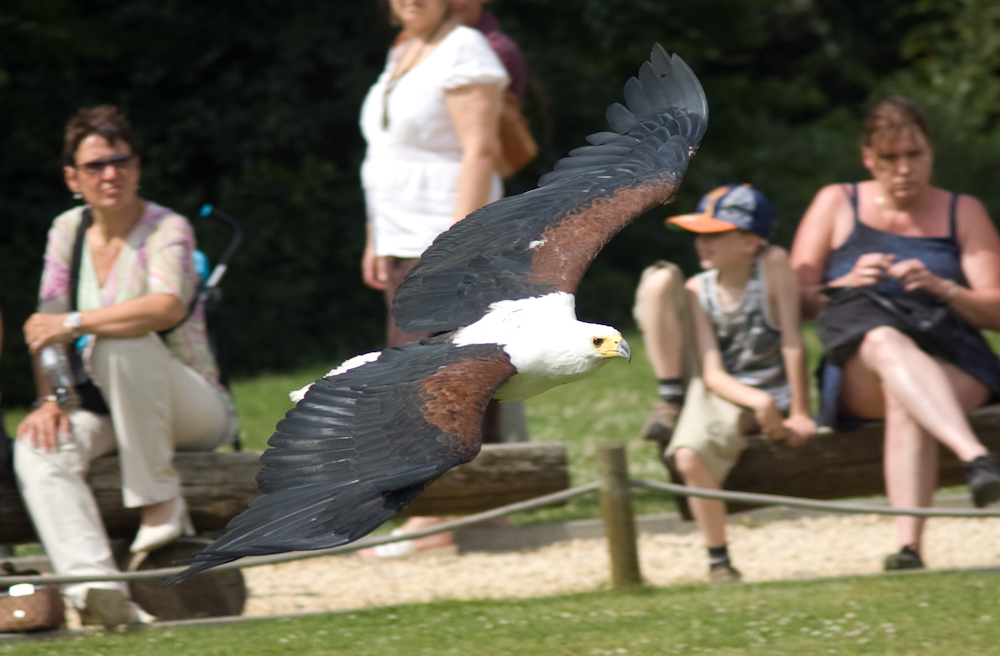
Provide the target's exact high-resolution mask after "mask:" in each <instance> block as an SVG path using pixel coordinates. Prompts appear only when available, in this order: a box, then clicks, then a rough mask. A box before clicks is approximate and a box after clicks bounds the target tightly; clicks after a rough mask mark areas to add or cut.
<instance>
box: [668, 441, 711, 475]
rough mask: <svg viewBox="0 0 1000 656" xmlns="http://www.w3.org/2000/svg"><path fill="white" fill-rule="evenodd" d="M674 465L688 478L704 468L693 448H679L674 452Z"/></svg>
mask: <svg viewBox="0 0 1000 656" xmlns="http://www.w3.org/2000/svg"><path fill="white" fill-rule="evenodd" d="M674 467H676V468H677V471H679V472H680V473H681V475H683V476H684V478H690V477H691V476H693V475H694V476H696V475H698V474H700V473H701V472H702V471H704V469H705V463H704V462H703V461H702V459H701V456H699V455H698V452H697V451H694V450H693V449H687V448H680V449H677V450H676V451H675V452H674Z"/></svg>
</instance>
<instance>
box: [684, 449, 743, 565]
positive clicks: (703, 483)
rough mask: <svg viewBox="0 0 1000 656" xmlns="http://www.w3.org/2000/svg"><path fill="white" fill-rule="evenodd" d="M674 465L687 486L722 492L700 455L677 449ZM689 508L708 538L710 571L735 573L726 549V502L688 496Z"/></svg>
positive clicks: (702, 533) (703, 535)
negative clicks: (721, 570)
mask: <svg viewBox="0 0 1000 656" xmlns="http://www.w3.org/2000/svg"><path fill="white" fill-rule="evenodd" d="M674 464H675V466H676V467H677V471H679V472H680V474H681V475H682V476H683V477H684V482H685V483H686V484H687V485H690V486H691V487H697V488H702V489H705V490H718V489H721V487H722V486H721V485H719V482H718V481H717V480H715V477H714V476H712V472H710V471H709V470H708V467H706V466H705V463H704V461H702V459H701V457H700V456H699V455H698V453H697V452H695V451H693V450H691V449H688V448H681V449H677V450H676V451H675V452H674ZM688 505H689V507H690V508H691V514H692V515H694V520H695V522H696V523H697V524H698V530H699V531H701V535H702V537H703V538H705V546H706V547H707V548H708V553H709V571H710V572H713V571H715V570H719V569H723V570H729V571H727V572H726V573H727V574H732V572H735V570H733V569H732V564H731V563H730V560H729V550H728V547H727V546H726V502H725V501H718V500H715V499H702V498H699V497H688Z"/></svg>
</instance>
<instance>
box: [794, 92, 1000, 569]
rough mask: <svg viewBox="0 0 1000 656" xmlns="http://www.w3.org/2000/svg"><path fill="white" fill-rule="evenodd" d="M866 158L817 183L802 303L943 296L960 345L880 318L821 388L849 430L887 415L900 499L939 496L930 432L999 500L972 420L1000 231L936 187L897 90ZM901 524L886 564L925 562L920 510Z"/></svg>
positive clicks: (894, 495) (992, 374)
mask: <svg viewBox="0 0 1000 656" xmlns="http://www.w3.org/2000/svg"><path fill="white" fill-rule="evenodd" d="M861 156H862V161H863V163H864V165H865V168H867V169H868V171H869V172H870V173H871V175H872V178H873V179H872V180H870V181H866V182H862V183H855V184H851V185H830V186H828V187H825V188H824V189H822V190H820V192H819V193H818V194H816V197H815V198H814V199H813V202H812V205H810V207H809V209H808V210H807V211H806V214H805V216H804V217H803V218H802V222H801V224H800V225H799V228H798V232H797V234H796V236H795V242H794V244H793V246H792V253H791V259H792V265H793V267H794V268H795V270H796V273H797V275H798V277H799V285H800V289H801V292H802V307H803V311H804V312H805V313H806V314H807V316H815V315H816V313H817V312H818V311H819V310H820V309H821V308H822V307H823V305H824V304H825V302H826V300H827V298H826V297H825V296H824V295H823V294H822V293H821V290H822V289H823V288H824V287H826V286H832V287H868V288H870V289H872V290H874V291H877V292H879V293H880V294H882V295H883V296H886V297H889V298H899V297H903V298H905V297H908V298H911V299H915V300H920V301H922V302H923V303H924V304H926V305H943V306H945V307H947V309H948V310H949V311H950V312H951V313H953V314H954V315H955V317H956V318H957V319H958V321H957V322H956V323H957V324H959V329H958V330H957V331H956V333H957V334H956V335H955V343H956V345H957V348H955V349H954V352H955V355H954V356H953V357H950V358H949V359H948V360H947V361H946V360H944V359H941V358H934V357H931V356H930V355H928V354H927V353H926V352H924V351H922V350H921V349H920V348H919V347H918V346H917V344H916V342H914V340H913V339H912V338H910V337H909V336H907V335H905V334H904V333H903V332H901V331H899V330H897V329H896V328H893V327H889V326H880V327H877V328H874V329H872V330H870V331H869V332H868V333H867V334H866V335H865V336H864V338H863V339H862V340H861V343H860V345H859V347H858V349H857V351H856V352H855V353H854V354H853V355H852V356H850V357H849V358H848V359H847V360H846V361H845V362H844V363H843V367H842V368H839V367H831V366H829V365H827V366H824V368H823V372H822V374H823V375H822V381H821V391H820V393H821V397H822V399H823V401H824V404H825V405H826V406H827V407H828V408H829V407H831V406H832V407H834V408H835V411H834V412H832V413H829V414H830V415H832V416H833V418H834V419H835V421H834V423H836V424H839V425H840V426H841V427H842V426H843V425H844V423H845V421H847V422H849V421H850V420H851V419H854V420H855V423H856V422H857V419H885V478H886V489H887V493H888V496H889V501H890V503H891V504H892V505H893V506H896V507H923V506H929V505H930V504H931V501H932V500H933V495H934V488H935V483H936V480H937V466H938V462H937V444H936V441H939V442H941V443H942V444H944V445H945V446H947V447H948V448H950V449H951V450H952V451H954V452H955V454H956V455H957V456H958V457H959V458H960V459H961V460H962V461H963V463H965V467H966V475H967V479H968V481H969V486H970V489H971V491H972V495H973V501H974V502H975V504H976V505H977V506H983V505H986V504H989V503H992V502H994V501H997V500H1000V467H998V465H997V461H996V460H995V459H994V458H993V456H991V455H989V453H988V452H987V450H986V448H985V447H984V446H983V445H982V444H981V443H980V442H979V440H978V439H976V436H975V435H974V434H973V432H972V429H971V428H970V426H969V423H968V420H967V419H966V414H967V413H968V412H971V411H972V410H973V409H975V408H978V407H980V406H982V405H984V404H985V403H988V402H990V401H991V400H996V399H1000V361H998V359H997V357H996V355H994V354H993V352H992V350H990V348H989V346H988V345H987V343H986V341H985V340H984V339H983V337H982V334H981V333H980V331H981V330H983V329H987V328H988V329H992V330H997V329H1000V237H998V235H997V231H996V229H995V228H994V226H993V223H992V222H991V221H990V218H989V216H988V215H987V213H986V210H985V209H984V208H983V206H982V204H981V203H980V202H979V201H978V200H976V199H975V198H972V197H970V196H959V195H957V194H952V193H950V192H946V191H944V190H942V189H937V188H935V187H932V186H931V184H930V179H931V172H932V168H933V157H934V150H933V146H932V144H931V140H930V136H929V133H928V130H927V124H926V121H925V120H924V117H923V115H922V114H921V113H920V111H919V110H918V109H917V108H916V107H915V106H914V105H913V103H911V102H910V101H909V100H907V99H905V98H900V97H893V98H889V99H887V100H884V101H883V102H881V103H880V104H879V105H877V106H876V107H875V108H874V109H873V110H872V112H871V113H870V114H869V115H868V117H867V118H866V120H865V125H864V139H863V142H862V147H861ZM896 526H897V533H898V536H899V544H900V547H901V550H900V552H899V553H894V554H891V555H890V556H888V557H887V558H886V562H885V567H886V569H908V568H916V567H923V561H922V560H921V558H920V543H921V536H922V533H923V527H924V520H923V519H921V518H915V517H898V518H897V520H896Z"/></svg>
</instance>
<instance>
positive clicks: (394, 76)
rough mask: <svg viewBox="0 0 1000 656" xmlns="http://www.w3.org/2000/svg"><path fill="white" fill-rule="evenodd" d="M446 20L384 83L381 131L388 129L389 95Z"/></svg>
mask: <svg viewBox="0 0 1000 656" xmlns="http://www.w3.org/2000/svg"><path fill="white" fill-rule="evenodd" d="M448 18H449V16H448V15H447V14H445V16H444V18H442V19H441V22H440V23H438V24H437V25H436V26H435V27H434V31H433V32H431V35H430V36H429V37H428V38H427V40H426V41H424V42H423V43H421V44H420V47H419V48H418V49H417V54H416V55H414V56H413V57H412V58H411V59H410V61H409V62H408V63H407V65H406V66H401V67H400V68H399V71H398V73H397V71H396V70H393V72H392V77H391V78H390V79H389V81H388V82H386V84H385V92H384V93H383V94H382V130H383V131H385V130H388V129H389V94H390V93H392V91H393V89H395V88H396V85H397V84H399V81H400V80H401V79H403V76H404V75H406V74H407V73H409V72H410V71H411V70H413V69H414V68H415V67H416V65H417V62H419V61H420V57H421V56H422V55H423V54H424V50H425V49H426V48H427V46H428V45H429V44H430V43H431V42H432V41H433V40H434V37H436V36H437V33H438V32H439V31H440V30H441V28H442V27H444V24H445V23H447V22H448ZM405 55H406V53H405V52H404V53H402V54H401V55H400V57H399V61H400V63H402V61H403V57H404V56H405Z"/></svg>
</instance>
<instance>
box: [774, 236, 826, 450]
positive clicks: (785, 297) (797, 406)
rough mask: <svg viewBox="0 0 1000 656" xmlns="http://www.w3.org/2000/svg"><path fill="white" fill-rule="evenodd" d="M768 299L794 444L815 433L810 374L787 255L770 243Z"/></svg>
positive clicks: (795, 285) (788, 434) (795, 288)
mask: <svg viewBox="0 0 1000 656" xmlns="http://www.w3.org/2000/svg"><path fill="white" fill-rule="evenodd" d="M764 271H765V277H766V279H767V286H768V290H767V295H768V302H769V303H770V307H771V308H772V309H775V310H777V311H776V312H774V313H773V314H774V317H775V319H776V321H777V323H778V330H780V331H781V357H782V360H783V361H784V364H785V373H786V375H787V376H788V385H789V388H790V390H791V396H792V398H791V406H790V407H789V412H788V419H786V420H785V421H784V425H785V428H786V429H787V439H788V442H789V444H791V445H792V446H797V445H798V444H801V443H802V442H804V441H805V440H806V439H808V438H809V437H811V436H812V435H813V434H814V433H815V432H816V423H815V422H814V421H813V420H812V417H811V416H810V413H809V377H808V373H807V371H806V357H805V349H804V348H803V346H802V333H801V331H800V325H799V316H800V312H799V291H798V283H797V282H796V280H795V274H794V273H793V272H792V267H791V264H790V263H789V261H788V254H787V253H786V252H785V251H784V250H782V249H781V248H778V247H777V246H770V247H768V249H767V252H766V253H765V254H764Z"/></svg>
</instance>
